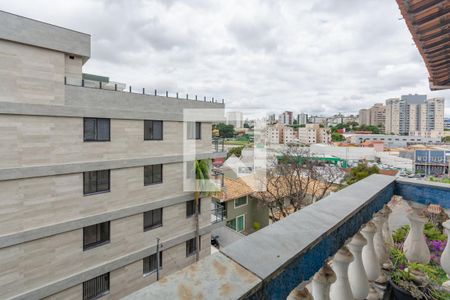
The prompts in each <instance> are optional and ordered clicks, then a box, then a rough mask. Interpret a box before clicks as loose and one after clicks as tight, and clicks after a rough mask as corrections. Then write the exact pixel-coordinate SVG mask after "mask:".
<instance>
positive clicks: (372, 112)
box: [358, 103, 386, 131]
mask: <svg viewBox="0 0 450 300" xmlns="http://www.w3.org/2000/svg"><path fill="white" fill-rule="evenodd" d="M385 121H386V106H384V105H383V103H375V104H374V105H373V106H372V107H371V108H364V109H360V110H359V122H358V123H359V124H360V125H372V126H378V127H380V128H382V130H383V131H384V126H385Z"/></svg>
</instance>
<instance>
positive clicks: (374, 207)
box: [125, 175, 450, 300]
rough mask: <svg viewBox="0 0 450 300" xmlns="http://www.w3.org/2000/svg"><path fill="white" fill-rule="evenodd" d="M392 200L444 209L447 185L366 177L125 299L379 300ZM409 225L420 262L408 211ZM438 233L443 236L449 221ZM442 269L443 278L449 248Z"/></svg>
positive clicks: (416, 225)
mask: <svg viewBox="0 0 450 300" xmlns="http://www.w3.org/2000/svg"><path fill="white" fill-rule="evenodd" d="M393 196H401V197H402V198H403V199H405V200H409V201H412V202H414V204H415V205H417V204H425V205H428V204H438V205H440V206H442V207H444V208H450V185H445V184H438V183H431V182H423V181H415V180H411V179H402V178H400V179H396V178H394V177H391V176H385V175H372V176H370V177H368V178H365V179H363V180H361V181H359V182H357V183H355V184H353V185H351V186H349V187H347V188H345V189H343V190H341V191H339V192H337V193H334V194H332V195H330V196H328V197H326V198H324V199H322V200H320V201H318V202H316V203H314V204H312V205H310V206H308V207H305V208H303V209H302V210H300V211H298V212H296V213H294V214H292V215H290V216H288V217H287V218H284V219H282V220H281V221H278V222H276V223H274V224H272V225H270V226H267V227H265V228H263V229H261V230H259V231H257V232H255V233H253V234H251V235H249V236H246V237H244V238H242V239H240V240H238V241H237V242H234V243H232V244H231V245H229V246H227V247H224V248H223V249H221V250H220V252H219V253H215V254H214V255H210V256H208V257H206V258H204V259H202V260H200V261H199V262H197V263H196V264H194V265H191V266H188V267H187V268H185V269H183V270H181V271H178V272H175V273H174V274H172V275H169V276H167V277H165V278H164V280H163V281H158V282H155V283H153V284H151V285H149V286H147V287H145V288H143V289H141V290H139V291H137V292H135V293H133V294H131V295H129V296H128V297H126V298H125V299H129V300H131V299H133V300H135V299H152V298H161V299H184V298H183V295H191V296H192V297H191V298H201V297H202V296H203V298H205V299H206V298H207V299H286V298H288V297H289V298H288V299H315V300H322V299H324V300H325V299H330V298H331V299H340V300H341V299H345V300H347V299H366V298H367V299H381V294H379V291H377V290H375V289H374V282H383V281H386V280H387V278H386V277H385V276H384V273H383V272H382V271H381V270H382V268H383V267H385V264H386V263H387V249H388V245H389V244H390V243H392V239H389V237H390V232H389V225H388V222H387V219H388V218H389V215H390V213H391V210H390V209H389V206H387V205H386V204H387V203H389V202H390V201H391V199H392V198H393ZM408 219H409V220H410V223H411V225H412V226H411V228H412V229H411V231H410V233H409V234H410V237H408V238H407V239H406V241H405V245H406V244H407V243H409V246H408V245H406V247H410V248H409V249H410V250H409V252H407V254H406V255H407V258H408V260H409V261H412V262H415V261H420V260H421V259H423V253H421V251H420V249H423V243H424V241H423V239H422V238H421V231H420V230H421V228H422V229H423V224H424V223H425V222H426V219H424V217H423V216H421V215H418V214H417V213H416V211H415V210H413V209H411V210H410V213H409V214H408ZM444 227H446V228H447V229H446V230H447V233H448V231H449V230H450V222H446V223H445V224H444ZM408 239H409V240H410V241H409V242H408ZM418 249H419V251H418ZM446 251H447V252H446ZM445 253H447V254H445ZM330 262H331V263H330ZM441 264H442V265H443V267H444V265H446V266H447V270H446V272H447V273H450V245H448V246H447V248H446V250H444V254H443V255H442V258H441ZM186 274H189V276H186ZM449 283H450V282H449ZM307 284H308V285H309V287H311V292H312V295H309V296H308V297H309V298H308V297H307V295H306V296H305V294H306V293H307V292H305V289H304V287H305V286H306V285H307ZM180 291H183V293H181V294H180ZM299 295H303V296H304V298H301V297H300V296H299ZM330 296H331V297H330Z"/></svg>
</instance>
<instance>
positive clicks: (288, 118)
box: [278, 111, 294, 125]
mask: <svg viewBox="0 0 450 300" xmlns="http://www.w3.org/2000/svg"><path fill="white" fill-rule="evenodd" d="M293 122H294V113H293V112H292V111H285V112H283V113H282V114H280V115H279V116H278V123H280V124H283V125H292V123H293Z"/></svg>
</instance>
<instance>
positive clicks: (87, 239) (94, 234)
mask: <svg viewBox="0 0 450 300" xmlns="http://www.w3.org/2000/svg"><path fill="white" fill-rule="evenodd" d="M109 231H110V222H109V221H108V222H103V223H99V224H95V225H91V226H87V227H84V228H83V250H88V249H90V248H95V247H98V246H100V245H103V244H106V243H109V241H110V239H109Z"/></svg>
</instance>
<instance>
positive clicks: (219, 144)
mask: <svg viewBox="0 0 450 300" xmlns="http://www.w3.org/2000/svg"><path fill="white" fill-rule="evenodd" d="M212 147H213V151H214V152H224V151H225V139H222V138H213V139H212Z"/></svg>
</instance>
